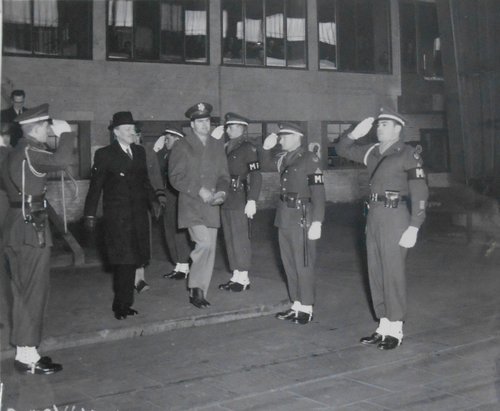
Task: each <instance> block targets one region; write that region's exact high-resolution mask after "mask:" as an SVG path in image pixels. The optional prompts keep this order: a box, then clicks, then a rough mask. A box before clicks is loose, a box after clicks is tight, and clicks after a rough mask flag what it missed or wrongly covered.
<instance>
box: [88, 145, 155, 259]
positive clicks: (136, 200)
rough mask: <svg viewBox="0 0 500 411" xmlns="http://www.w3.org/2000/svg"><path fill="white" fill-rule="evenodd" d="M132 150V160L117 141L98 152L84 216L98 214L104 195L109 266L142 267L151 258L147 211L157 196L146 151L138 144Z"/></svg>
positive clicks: (95, 157) (132, 146) (131, 146)
mask: <svg viewBox="0 0 500 411" xmlns="http://www.w3.org/2000/svg"><path fill="white" fill-rule="evenodd" d="M130 148H131V150H132V157H133V159H130V158H129V157H128V155H127V154H126V153H125V152H124V151H123V150H122V149H121V147H120V144H119V143H118V142H117V141H114V142H113V143H112V144H110V145H109V146H106V147H103V148H101V149H99V150H97V151H96V153H95V156H94V165H93V167H92V176H91V180H90V187H89V191H88V193H87V198H86V200H85V209H84V215H85V216H95V215H96V213H97V206H98V203H99V198H100V196H101V192H102V193H103V203H102V204H103V217H104V230H105V244H106V252H107V257H108V260H109V263H110V264H133V265H137V266H140V265H144V264H147V263H148V261H149V259H150V244H149V217H148V210H149V209H150V207H151V205H152V202H153V201H154V200H155V194H154V190H153V187H152V186H151V184H150V182H149V178H148V171H147V165H146V153H145V151H144V148H143V147H141V146H139V145H136V144H131V145H130Z"/></svg>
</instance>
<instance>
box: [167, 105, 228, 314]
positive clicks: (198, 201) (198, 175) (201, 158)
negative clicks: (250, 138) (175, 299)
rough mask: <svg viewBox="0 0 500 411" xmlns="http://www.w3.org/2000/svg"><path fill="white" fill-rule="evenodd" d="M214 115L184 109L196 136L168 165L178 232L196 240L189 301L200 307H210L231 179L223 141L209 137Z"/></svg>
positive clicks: (206, 108)
mask: <svg viewBox="0 0 500 411" xmlns="http://www.w3.org/2000/svg"><path fill="white" fill-rule="evenodd" d="M211 112H212V106H211V105H210V104H208V103H198V104H195V105H194V106H192V107H190V108H189V109H188V110H187V111H186V113H185V116H186V117H187V118H189V120H191V123H190V124H191V129H192V132H191V133H187V135H186V137H185V138H183V139H180V140H179V141H178V142H177V144H176V145H175V146H174V148H173V150H172V153H171V154H170V161H169V163H168V176H169V179H170V183H171V184H172V186H173V187H174V188H175V189H176V190H178V191H179V216H178V219H179V228H187V229H188V231H189V235H190V236H191V240H193V241H194V242H195V247H194V250H193V251H192V252H191V261H192V264H191V269H190V274H189V277H188V287H189V289H190V299H189V301H190V302H191V304H193V305H194V306H195V307H197V308H205V307H207V306H209V305H210V303H209V302H208V301H207V300H206V299H205V297H206V295H207V291H208V286H209V285H210V280H211V278H212V272H213V268H214V262H215V246H216V242H217V229H218V228H219V227H220V210H219V208H220V207H219V206H220V205H221V204H222V203H223V202H224V200H225V197H226V193H227V190H228V188H229V181H230V177H229V171H228V167H227V158H226V153H225V152H224V142H223V141H222V140H217V139H215V138H214V137H212V136H211V135H210V113H211Z"/></svg>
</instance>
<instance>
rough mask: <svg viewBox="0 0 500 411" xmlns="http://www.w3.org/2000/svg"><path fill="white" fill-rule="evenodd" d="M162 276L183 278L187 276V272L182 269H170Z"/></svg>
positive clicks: (173, 278)
mask: <svg viewBox="0 0 500 411" xmlns="http://www.w3.org/2000/svg"><path fill="white" fill-rule="evenodd" d="M163 278H169V279H170V280H185V279H186V278H187V274H186V273H183V272H182V271H175V270H173V271H171V272H170V273H167V274H163Z"/></svg>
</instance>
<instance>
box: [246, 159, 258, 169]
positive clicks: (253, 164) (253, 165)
mask: <svg viewBox="0 0 500 411" xmlns="http://www.w3.org/2000/svg"><path fill="white" fill-rule="evenodd" d="M247 168H248V171H249V172H251V171H257V170H260V162H259V161H253V162H251V163H247Z"/></svg>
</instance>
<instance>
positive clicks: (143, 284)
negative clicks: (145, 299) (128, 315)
mask: <svg viewBox="0 0 500 411" xmlns="http://www.w3.org/2000/svg"><path fill="white" fill-rule="evenodd" d="M135 290H136V291H137V292H138V293H139V294H140V293H142V292H144V291H148V290H149V285H148V283H147V282H146V281H144V280H140V281H139V282H138V283H137V285H136V286H135Z"/></svg>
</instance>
